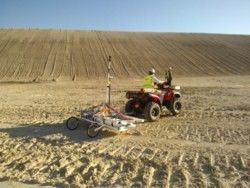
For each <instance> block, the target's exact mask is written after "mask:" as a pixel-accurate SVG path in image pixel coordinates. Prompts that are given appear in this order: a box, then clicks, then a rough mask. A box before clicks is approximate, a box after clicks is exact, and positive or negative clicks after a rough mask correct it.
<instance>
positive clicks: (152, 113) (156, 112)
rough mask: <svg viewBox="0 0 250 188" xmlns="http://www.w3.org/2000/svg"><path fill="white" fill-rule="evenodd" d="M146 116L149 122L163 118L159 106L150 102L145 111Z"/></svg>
mask: <svg viewBox="0 0 250 188" xmlns="http://www.w3.org/2000/svg"><path fill="white" fill-rule="evenodd" d="M144 116H145V118H146V119H147V120H149V121H156V120H158V119H159V118H160V116H161V108H160V106H159V104H157V103H155V102H149V103H147V104H146V106H145V109H144Z"/></svg>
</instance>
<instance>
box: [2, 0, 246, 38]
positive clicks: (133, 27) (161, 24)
mask: <svg viewBox="0 0 250 188" xmlns="http://www.w3.org/2000/svg"><path fill="white" fill-rule="evenodd" d="M0 27H1V28H9V27H11V28H15V27H17V28H57V29H58V28H62V29H84V30H112V31H113V30H114V31H154V32H193V33H200V32H201V33H230V34H250V0H0Z"/></svg>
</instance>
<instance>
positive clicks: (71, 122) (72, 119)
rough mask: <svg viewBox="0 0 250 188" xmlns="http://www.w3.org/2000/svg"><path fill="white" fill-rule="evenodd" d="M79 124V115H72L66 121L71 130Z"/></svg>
mask: <svg viewBox="0 0 250 188" xmlns="http://www.w3.org/2000/svg"><path fill="white" fill-rule="evenodd" d="M78 125H79V119H78V118H77V117H74V116H72V117H70V118H69V119H68V120H67V121H66V127H67V128H68V129H69V130H75V129H76V128H77V127H78Z"/></svg>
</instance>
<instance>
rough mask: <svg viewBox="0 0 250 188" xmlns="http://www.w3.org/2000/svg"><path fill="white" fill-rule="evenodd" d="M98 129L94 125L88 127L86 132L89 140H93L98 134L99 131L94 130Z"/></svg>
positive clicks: (96, 125)
mask: <svg viewBox="0 0 250 188" xmlns="http://www.w3.org/2000/svg"><path fill="white" fill-rule="evenodd" d="M98 127H100V126H99V125H98V124H96V123H92V124H91V125H90V126H89V127H88V130H87V134H88V136H89V137H90V138H94V137H96V136H97V135H98V134H99V132H100V129H98V130H96V129H97V128H98Z"/></svg>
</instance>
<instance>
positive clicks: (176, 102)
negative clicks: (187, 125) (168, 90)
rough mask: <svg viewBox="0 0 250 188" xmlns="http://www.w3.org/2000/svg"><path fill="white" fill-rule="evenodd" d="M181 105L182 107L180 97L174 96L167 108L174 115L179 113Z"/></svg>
mask: <svg viewBox="0 0 250 188" xmlns="http://www.w3.org/2000/svg"><path fill="white" fill-rule="evenodd" d="M181 107H182V105H181V101H180V99H179V98H174V99H173V101H172V103H171V105H170V109H169V110H170V111H171V113H172V114H173V115H174V116H176V115H178V114H179V113H180V111H181Z"/></svg>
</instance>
